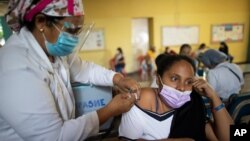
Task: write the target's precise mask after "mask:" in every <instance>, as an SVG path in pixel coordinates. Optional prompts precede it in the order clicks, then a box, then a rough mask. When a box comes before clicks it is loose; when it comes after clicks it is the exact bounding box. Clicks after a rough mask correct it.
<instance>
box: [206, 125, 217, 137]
mask: <svg viewBox="0 0 250 141" xmlns="http://www.w3.org/2000/svg"><path fill="white" fill-rule="evenodd" d="M205 133H206V138H207V140H209V141H218V139H217V137H216V135H215V133H214V130H213V128H212V125H211V123H210V122H208V123H207V124H206V126H205Z"/></svg>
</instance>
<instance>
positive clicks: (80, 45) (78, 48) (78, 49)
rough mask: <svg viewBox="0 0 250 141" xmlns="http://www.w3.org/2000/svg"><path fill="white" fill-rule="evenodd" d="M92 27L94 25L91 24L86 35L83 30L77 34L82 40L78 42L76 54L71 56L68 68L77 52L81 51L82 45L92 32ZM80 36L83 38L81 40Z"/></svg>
mask: <svg viewBox="0 0 250 141" xmlns="http://www.w3.org/2000/svg"><path fill="white" fill-rule="evenodd" d="M94 25H95V24H94V23H92V24H91V25H90V26H89V27H87V29H86V30H87V31H86V33H85V32H84V31H85V30H83V31H82V32H81V33H80V34H79V36H80V37H81V38H80V39H82V40H81V41H80V42H79V44H78V46H77V47H76V52H75V53H74V56H73V58H72V60H71V62H70V63H69V67H71V66H72V64H73V62H74V60H75V59H76V56H77V54H78V53H79V51H80V50H81V49H82V47H83V46H84V44H85V43H86V41H87V39H88V37H89V35H90V33H91V32H92V30H93V27H94ZM82 36H83V38H82Z"/></svg>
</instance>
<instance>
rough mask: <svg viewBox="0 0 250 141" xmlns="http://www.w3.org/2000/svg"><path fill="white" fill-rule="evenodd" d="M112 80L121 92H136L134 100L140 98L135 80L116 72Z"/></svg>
mask: <svg viewBox="0 0 250 141" xmlns="http://www.w3.org/2000/svg"><path fill="white" fill-rule="evenodd" d="M113 82H114V85H116V86H117V87H119V89H120V90H121V91H122V92H125V93H131V94H136V100H138V99H139V98H140V84H139V83H138V82H137V81H136V80H134V79H132V78H129V77H124V76H122V75H121V74H119V73H117V74H115V76H114V78H113Z"/></svg>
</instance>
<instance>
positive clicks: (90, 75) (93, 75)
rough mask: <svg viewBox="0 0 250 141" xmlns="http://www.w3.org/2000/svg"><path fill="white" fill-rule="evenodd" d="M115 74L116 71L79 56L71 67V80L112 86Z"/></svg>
mask: <svg viewBox="0 0 250 141" xmlns="http://www.w3.org/2000/svg"><path fill="white" fill-rule="evenodd" d="M69 60H70V59H69ZM68 62H70V61H68ZM114 75H115V72H113V71H111V70H108V69H106V68H104V67H102V66H100V65H97V64H94V63H92V62H88V61H82V60H81V59H80V58H79V57H76V59H75V60H74V62H73V63H72V66H71V67H70V76H71V82H81V83H92V84H95V85H102V86H112V85H113V76H114Z"/></svg>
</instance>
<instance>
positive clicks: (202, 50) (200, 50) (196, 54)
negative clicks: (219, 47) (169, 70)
mask: <svg viewBox="0 0 250 141" xmlns="http://www.w3.org/2000/svg"><path fill="white" fill-rule="evenodd" d="M205 49H206V44H205V43H201V44H200V46H199V48H198V50H197V51H196V52H195V58H198V56H199V55H200V53H202V52H204V50H205Z"/></svg>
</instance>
